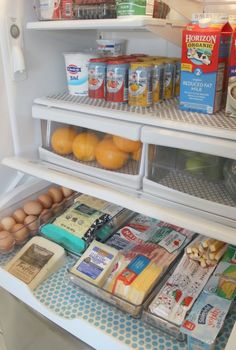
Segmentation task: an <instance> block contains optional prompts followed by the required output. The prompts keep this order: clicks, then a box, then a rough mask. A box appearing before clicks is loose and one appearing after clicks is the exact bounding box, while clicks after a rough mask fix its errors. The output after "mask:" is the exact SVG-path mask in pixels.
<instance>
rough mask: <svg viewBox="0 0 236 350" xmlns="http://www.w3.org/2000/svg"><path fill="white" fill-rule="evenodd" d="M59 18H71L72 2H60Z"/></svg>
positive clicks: (68, 0) (66, 0)
mask: <svg viewBox="0 0 236 350" xmlns="http://www.w3.org/2000/svg"><path fill="white" fill-rule="evenodd" d="M61 18H64V19H72V18H73V0H61Z"/></svg>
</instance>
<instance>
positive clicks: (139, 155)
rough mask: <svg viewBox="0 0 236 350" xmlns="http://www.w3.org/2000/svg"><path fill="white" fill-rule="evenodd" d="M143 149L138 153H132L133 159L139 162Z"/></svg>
mask: <svg viewBox="0 0 236 350" xmlns="http://www.w3.org/2000/svg"><path fill="white" fill-rule="evenodd" d="M141 154H142V147H140V148H139V149H138V150H137V151H134V152H133V153H132V159H133V160H137V161H139V160H140V159H141Z"/></svg>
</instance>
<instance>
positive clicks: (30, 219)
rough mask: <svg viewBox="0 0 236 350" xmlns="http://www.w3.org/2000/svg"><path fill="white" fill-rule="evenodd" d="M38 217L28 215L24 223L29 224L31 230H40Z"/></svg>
mask: <svg viewBox="0 0 236 350" xmlns="http://www.w3.org/2000/svg"><path fill="white" fill-rule="evenodd" d="M37 219H38V217H37V216H35V215H28V216H26V218H25V221H24V224H25V225H26V226H27V228H28V229H29V230H30V231H37V230H38V226H39V225H38V220H37Z"/></svg>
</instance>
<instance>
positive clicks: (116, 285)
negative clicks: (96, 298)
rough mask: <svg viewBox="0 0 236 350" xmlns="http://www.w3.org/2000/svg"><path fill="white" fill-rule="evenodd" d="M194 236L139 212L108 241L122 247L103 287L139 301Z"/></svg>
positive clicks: (136, 302) (133, 301)
mask: <svg viewBox="0 0 236 350" xmlns="http://www.w3.org/2000/svg"><path fill="white" fill-rule="evenodd" d="M148 219H150V220H151V222H150V224H149V225H148ZM135 221H136V222H135ZM138 221H140V222H141V223H142V225H138V224H137V223H138ZM144 222H145V225H144V224H143V223H144ZM134 226H135V228H134ZM141 227H142V229H140V228H141ZM140 231H141V232H140ZM193 237H194V234H193V233H192V232H190V231H188V230H185V229H182V228H179V227H176V226H172V225H169V224H166V223H163V222H160V221H158V220H155V219H151V218H148V217H145V216H144V215H141V214H138V215H137V218H133V219H132V220H131V222H130V223H128V224H126V226H125V227H124V228H121V229H120V230H119V231H118V232H117V233H116V234H115V235H114V236H113V237H111V238H110V239H109V240H108V241H107V244H108V245H109V244H111V246H112V247H114V246H115V247H116V248H117V249H119V247H121V246H122V247H123V249H122V250H120V252H121V255H120V259H119V261H118V262H117V263H116V264H115V265H114V268H113V271H112V273H111V275H110V276H109V277H108V279H107V281H106V283H105V285H104V287H103V288H104V289H106V290H107V291H109V292H111V293H112V294H114V295H117V296H119V297H120V298H122V299H124V300H128V301H129V302H131V303H133V304H135V305H140V304H142V303H143V301H144V299H145V298H146V297H147V295H148V294H149V293H150V291H151V290H152V289H153V287H154V286H155V285H156V283H157V282H158V280H159V279H160V277H161V276H162V275H163V273H164V272H165V271H166V269H167V268H168V267H169V266H170V265H171V264H172V262H173V261H174V260H175V259H176V257H177V256H178V255H179V253H180V252H181V250H182V249H183V248H184V247H185V246H186V244H187V243H188V242H189V241H190V240H191V239H192V238H193Z"/></svg>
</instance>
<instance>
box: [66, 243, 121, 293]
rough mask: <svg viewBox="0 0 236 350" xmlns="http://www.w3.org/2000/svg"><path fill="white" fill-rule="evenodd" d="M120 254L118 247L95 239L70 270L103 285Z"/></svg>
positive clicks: (100, 285)
mask: <svg viewBox="0 0 236 350" xmlns="http://www.w3.org/2000/svg"><path fill="white" fill-rule="evenodd" d="M118 254H119V252H118V251H117V250H116V249H114V248H111V247H109V246H106V245H105V244H103V243H100V242H96V241H94V242H92V243H91V245H90V246H89V248H88V249H87V250H86V252H85V253H84V254H83V255H82V256H81V258H80V259H79V260H78V261H77V263H76V264H75V265H74V266H73V267H72V268H71V270H70V272H71V273H73V274H74V275H75V276H77V277H80V278H82V279H85V280H87V281H89V282H90V283H92V284H95V285H97V286H99V287H102V286H103V285H104V283H105V280H106V279H107V277H108V276H109V274H110V272H111V271H112V268H113V264H114V262H115V260H116V258H117V257H118Z"/></svg>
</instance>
